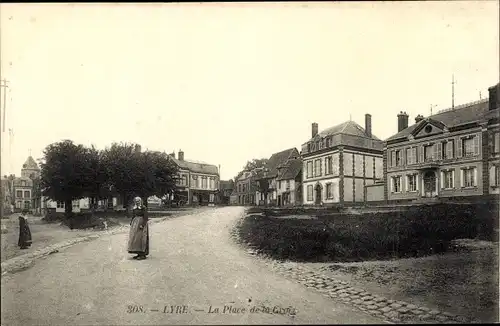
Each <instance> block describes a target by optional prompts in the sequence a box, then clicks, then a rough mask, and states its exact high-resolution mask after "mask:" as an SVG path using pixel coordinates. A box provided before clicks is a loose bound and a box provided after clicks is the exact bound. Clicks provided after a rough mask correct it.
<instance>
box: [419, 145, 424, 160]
mask: <svg viewBox="0 0 500 326" xmlns="http://www.w3.org/2000/svg"><path fill="white" fill-rule="evenodd" d="M418 152H419V157H420V159H419V160H418V161H419V162H423V161H424V146H420V147H419V148H418Z"/></svg>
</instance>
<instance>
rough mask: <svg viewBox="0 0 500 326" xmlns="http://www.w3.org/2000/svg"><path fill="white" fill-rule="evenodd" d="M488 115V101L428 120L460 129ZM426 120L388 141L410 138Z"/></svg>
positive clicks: (445, 111) (456, 109)
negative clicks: (459, 127)
mask: <svg viewBox="0 0 500 326" xmlns="http://www.w3.org/2000/svg"><path fill="white" fill-rule="evenodd" d="M487 113H488V99H484V100H481V101H476V102H470V103H466V104H463V105H460V106H457V107H455V108H453V109H451V108H450V109H446V110H442V111H440V112H438V113H436V114H434V115H431V116H429V117H428V118H427V120H434V121H438V122H440V123H442V124H443V125H444V126H445V127H447V128H452V127H458V126H460V125H464V124H468V123H472V122H476V121H480V120H482V119H483V118H484V117H485V116H486V114H487ZM425 123H426V119H424V120H422V121H420V122H419V123H415V124H413V125H411V126H409V127H408V128H406V129H403V130H401V131H400V132H398V133H397V134H395V135H393V136H391V137H389V138H387V141H389V140H394V139H399V138H405V137H408V136H409V135H410V134H411V133H412V132H413V131H414V130H415V129H416V128H417V126H418V125H420V124H425Z"/></svg>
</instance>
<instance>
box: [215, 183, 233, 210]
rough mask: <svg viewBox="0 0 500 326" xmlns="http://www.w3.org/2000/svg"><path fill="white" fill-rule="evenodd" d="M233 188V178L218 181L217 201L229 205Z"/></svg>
mask: <svg viewBox="0 0 500 326" xmlns="http://www.w3.org/2000/svg"><path fill="white" fill-rule="evenodd" d="M233 190H234V181H233V180H228V181H226V180H221V181H220V182H219V203H220V204H222V205H229V204H230V199H231V194H232V193H233Z"/></svg>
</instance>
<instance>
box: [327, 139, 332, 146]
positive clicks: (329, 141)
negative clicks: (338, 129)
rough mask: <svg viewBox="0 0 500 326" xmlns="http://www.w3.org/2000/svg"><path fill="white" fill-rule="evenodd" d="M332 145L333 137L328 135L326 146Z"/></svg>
mask: <svg viewBox="0 0 500 326" xmlns="http://www.w3.org/2000/svg"><path fill="white" fill-rule="evenodd" d="M331 146H332V138H331V137H328V138H326V147H331Z"/></svg>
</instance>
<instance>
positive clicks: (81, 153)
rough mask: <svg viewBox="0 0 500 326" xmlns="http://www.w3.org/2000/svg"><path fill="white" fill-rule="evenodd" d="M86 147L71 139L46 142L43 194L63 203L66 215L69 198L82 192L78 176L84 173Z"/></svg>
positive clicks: (68, 213) (70, 206)
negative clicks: (48, 143)
mask: <svg viewBox="0 0 500 326" xmlns="http://www.w3.org/2000/svg"><path fill="white" fill-rule="evenodd" d="M86 159H87V155H86V149H85V147H84V146H82V145H75V144H74V143H73V142H72V141H71V140H64V141H61V142H57V143H53V144H50V145H48V146H47V147H46V148H45V150H44V152H43V160H42V162H41V177H40V187H41V189H42V194H43V195H44V196H47V197H48V198H50V199H51V200H54V201H62V202H64V204H65V215H66V217H68V218H69V217H71V216H72V201H73V200H75V199H80V198H83V197H84V196H85V189H84V187H83V186H82V183H81V180H82V179H83V180H85V179H86V173H87V164H88V163H87V162H86Z"/></svg>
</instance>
